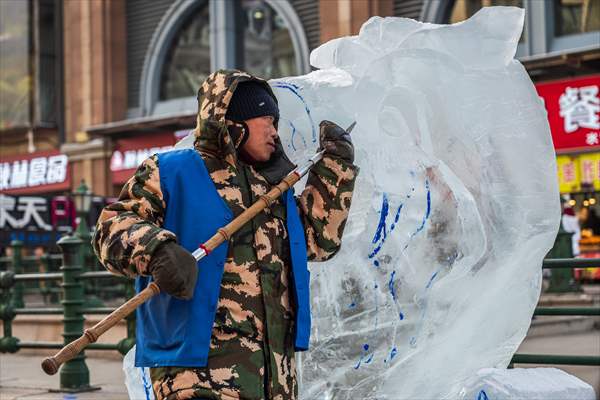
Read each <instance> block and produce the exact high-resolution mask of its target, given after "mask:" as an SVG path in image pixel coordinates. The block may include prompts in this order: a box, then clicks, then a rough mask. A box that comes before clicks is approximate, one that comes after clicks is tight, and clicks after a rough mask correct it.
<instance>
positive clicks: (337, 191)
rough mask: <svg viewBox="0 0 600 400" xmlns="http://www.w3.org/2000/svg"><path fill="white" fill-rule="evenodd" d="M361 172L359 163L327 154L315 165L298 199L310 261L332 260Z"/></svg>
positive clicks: (339, 241)
mask: <svg viewBox="0 0 600 400" xmlns="http://www.w3.org/2000/svg"><path fill="white" fill-rule="evenodd" d="M357 174H358V167H356V166H354V165H353V164H351V163H349V162H347V161H344V160H341V159H339V158H333V157H330V156H327V155H326V156H325V157H323V159H322V160H321V161H320V162H318V163H317V164H316V165H315V166H314V167H313V168H312V169H311V171H310V174H309V176H308V180H307V182H306V187H305V189H304V191H303V192H302V194H301V195H300V196H299V197H298V199H297V201H298V208H299V211H300V217H301V219H302V222H303V224H304V232H305V235H306V247H307V256H308V260H309V261H325V260H328V259H330V258H331V257H333V256H334V255H335V254H336V253H337V252H338V250H339V249H340V246H341V244H342V234H343V233H344V227H345V225H346V220H347V219H348V213H349V212H350V203H351V201H352V192H353V190H354V183H355V181H356V176H357Z"/></svg>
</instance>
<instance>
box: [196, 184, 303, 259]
mask: <svg viewBox="0 0 600 400" xmlns="http://www.w3.org/2000/svg"><path fill="white" fill-rule="evenodd" d="M300 178H301V176H300V175H298V174H295V173H291V174H289V175H288V176H286V177H285V178H284V179H283V180H282V181H281V182H279V183H278V184H277V185H276V186H273V188H272V189H271V190H270V191H269V192H268V193H267V194H265V195H262V196H261V197H260V199H258V200H257V201H256V202H255V203H254V204H252V205H251V206H250V207H248V208H247V209H246V210H244V212H243V213H241V214H240V215H239V216H238V217H237V218H235V219H234V220H233V221H231V222H230V223H228V224H227V225H225V226H224V227H223V228H221V229H219V231H218V232H217V234H216V235H214V236H213V237H211V238H210V239H208V240H207V241H206V243H204V247H205V248H206V249H207V250H208V251H213V250H214V249H216V248H217V247H219V245H220V244H221V243H223V242H225V241H227V240H229V238H230V237H231V236H232V235H233V234H234V233H235V232H237V231H238V230H239V229H240V228H241V227H242V226H243V225H244V224H246V223H247V222H248V221H250V220H251V219H252V218H254V217H255V216H256V215H257V214H258V213H259V212H261V211H262V210H264V209H265V208H267V207H269V206H270V205H271V204H272V203H273V202H274V201H275V200H276V199H277V198H278V197H279V196H281V195H282V194H283V193H285V191H286V190H288V189H289V188H291V187H292V186H294V184H295V183H296V182H298V181H299V180H300Z"/></svg>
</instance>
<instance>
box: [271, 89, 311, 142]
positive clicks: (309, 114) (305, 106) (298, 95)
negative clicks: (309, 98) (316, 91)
mask: <svg viewBox="0 0 600 400" xmlns="http://www.w3.org/2000/svg"><path fill="white" fill-rule="evenodd" d="M273 87H274V88H278V89H286V90H289V91H290V92H292V93H293V94H294V95H295V96H296V97H298V98H299V99H300V101H301V102H302V104H304V111H306V115H307V116H308V119H309V121H310V127H311V130H312V142H313V143H316V142H317V129H316V127H315V122H314V121H313V118H312V115H311V113H310V108H309V107H308V104H307V103H306V101H305V100H304V97H302V95H301V94H300V91H301V90H302V88H301V87H300V86H298V85H295V84H293V83H289V82H276V83H275V84H274V85H273Z"/></svg>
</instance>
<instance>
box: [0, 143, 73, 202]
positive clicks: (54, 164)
mask: <svg viewBox="0 0 600 400" xmlns="http://www.w3.org/2000/svg"><path fill="white" fill-rule="evenodd" d="M70 186H71V172H70V168H69V160H68V158H67V156H66V155H64V154H61V153H60V152H59V151H57V150H50V151H40V152H36V153H32V154H27V155H23V154H21V155H16V156H10V157H2V159H0V192H2V193H4V194H20V195H25V194H39V193H51V192H61V191H68V190H69V188H70Z"/></svg>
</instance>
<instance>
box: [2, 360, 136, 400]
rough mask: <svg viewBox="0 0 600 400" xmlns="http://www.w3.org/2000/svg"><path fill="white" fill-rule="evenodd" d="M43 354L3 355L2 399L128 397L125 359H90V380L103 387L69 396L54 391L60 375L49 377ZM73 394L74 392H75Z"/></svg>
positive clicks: (115, 399)
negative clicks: (44, 369)
mask: <svg viewBox="0 0 600 400" xmlns="http://www.w3.org/2000/svg"><path fill="white" fill-rule="evenodd" d="M42 359H43V357H42V356H32V355H18V354H2V355H0V399H1V400H75V399H77V400H96V399H97V400H125V399H127V389H126V388H125V384H124V382H125V375H124V374H123V369H122V362H121V361H115V360H106V359H97V358H96V359H94V358H88V359H86V363H87V365H88V368H89V370H90V371H91V372H90V381H91V382H90V383H91V385H92V386H99V387H101V388H102V389H101V390H97V391H93V392H86V393H77V394H75V395H74V396H75V397H69V395H67V394H65V393H50V392H49V390H52V389H54V390H56V389H58V387H59V378H58V375H54V376H48V375H46V374H45V373H44V372H43V371H42V369H41V367H40V363H41V361H42ZM71 396H73V395H71Z"/></svg>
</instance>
